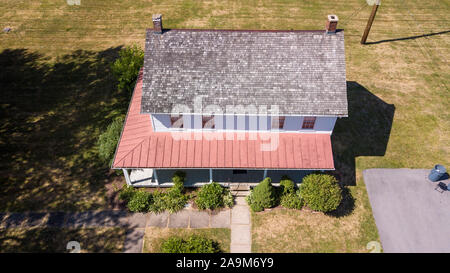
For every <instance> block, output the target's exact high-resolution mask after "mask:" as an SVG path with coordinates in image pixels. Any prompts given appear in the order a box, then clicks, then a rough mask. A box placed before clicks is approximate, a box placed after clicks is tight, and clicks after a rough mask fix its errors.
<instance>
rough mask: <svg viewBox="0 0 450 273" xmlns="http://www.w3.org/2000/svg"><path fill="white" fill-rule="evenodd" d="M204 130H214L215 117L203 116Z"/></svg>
mask: <svg viewBox="0 0 450 273" xmlns="http://www.w3.org/2000/svg"><path fill="white" fill-rule="evenodd" d="M202 128H203V129H214V128H215V124H214V116H213V115H211V116H202Z"/></svg>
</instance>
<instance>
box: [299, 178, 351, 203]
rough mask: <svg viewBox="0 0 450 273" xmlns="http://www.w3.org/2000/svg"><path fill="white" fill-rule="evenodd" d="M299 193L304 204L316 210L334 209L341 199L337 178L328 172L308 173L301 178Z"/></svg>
mask: <svg viewBox="0 0 450 273" xmlns="http://www.w3.org/2000/svg"><path fill="white" fill-rule="evenodd" d="M300 193H301V196H302V197H303V199H304V200H305V203H306V205H307V206H308V207H309V208H310V209H312V210H316V211H322V212H328V211H332V210H335V209H336V208H337V207H338V206H339V204H340V203H341V201H342V190H341V188H340V187H339V184H338V181H337V179H336V178H335V177H334V176H331V175H328V174H310V175H308V176H306V177H305V178H303V181H302V184H301V187H300Z"/></svg>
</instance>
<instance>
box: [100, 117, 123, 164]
mask: <svg viewBox="0 0 450 273" xmlns="http://www.w3.org/2000/svg"><path fill="white" fill-rule="evenodd" d="M123 121H124V119H123V118H122V117H119V118H116V119H115V120H114V121H113V122H111V124H110V125H109V126H108V128H107V129H106V131H105V132H104V133H103V134H101V135H100V136H99V138H98V141H97V146H98V155H99V157H100V159H101V160H102V161H103V162H104V163H107V162H108V163H109V164H111V163H112V160H113V155H114V152H115V150H116V146H117V142H119V138H120V132H121V131H122V126H123Z"/></svg>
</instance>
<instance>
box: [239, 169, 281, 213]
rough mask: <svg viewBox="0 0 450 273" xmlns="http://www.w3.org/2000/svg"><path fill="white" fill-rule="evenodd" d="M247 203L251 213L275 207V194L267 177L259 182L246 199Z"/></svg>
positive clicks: (270, 180)
mask: <svg viewBox="0 0 450 273" xmlns="http://www.w3.org/2000/svg"><path fill="white" fill-rule="evenodd" d="M246 200H247V203H248V204H249V206H250V208H251V209H252V210H253V211H261V210H263V209H264V208H271V207H273V206H275V205H276V202H277V194H276V191H275V189H274V187H273V186H272V179H270V178H269V177H267V178H266V179H264V180H263V181H261V182H260V183H259V184H258V185H257V186H256V187H255V188H253V190H252V192H251V194H250V195H249V196H248V197H247V199H246Z"/></svg>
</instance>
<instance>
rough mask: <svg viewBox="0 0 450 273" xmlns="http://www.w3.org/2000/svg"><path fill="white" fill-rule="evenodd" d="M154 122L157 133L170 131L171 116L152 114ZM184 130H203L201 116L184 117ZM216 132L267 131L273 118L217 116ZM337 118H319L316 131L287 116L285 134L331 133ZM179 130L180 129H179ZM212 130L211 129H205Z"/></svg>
mask: <svg viewBox="0 0 450 273" xmlns="http://www.w3.org/2000/svg"><path fill="white" fill-rule="evenodd" d="M151 116H152V122H153V126H154V130H155V131H161V132H162V131H170V130H171V128H170V115H167V114H152V115H151ZM183 122H184V125H183V126H184V129H187V130H199V129H201V128H202V117H201V116H200V115H184V116H183ZM214 123H215V129H214V130H220V131H222V130H239V131H243V130H245V131H266V130H270V129H271V118H270V117H267V116H231V115H225V116H224V115H216V116H215V117H214ZM335 123H336V117H317V118H316V123H315V125H314V129H302V124H303V117H301V116H286V119H285V121H284V128H283V129H282V130H280V131H282V132H283V131H284V132H306V133H307V132H317V133H330V134H331V132H332V131H333V128H334V125H335ZM178 130H179V129H178ZM205 130H211V129H205Z"/></svg>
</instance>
